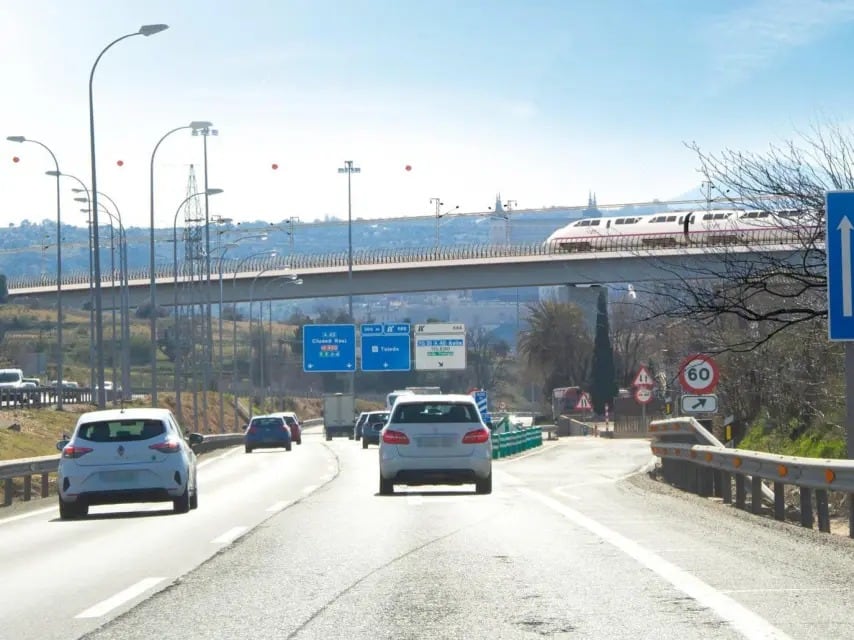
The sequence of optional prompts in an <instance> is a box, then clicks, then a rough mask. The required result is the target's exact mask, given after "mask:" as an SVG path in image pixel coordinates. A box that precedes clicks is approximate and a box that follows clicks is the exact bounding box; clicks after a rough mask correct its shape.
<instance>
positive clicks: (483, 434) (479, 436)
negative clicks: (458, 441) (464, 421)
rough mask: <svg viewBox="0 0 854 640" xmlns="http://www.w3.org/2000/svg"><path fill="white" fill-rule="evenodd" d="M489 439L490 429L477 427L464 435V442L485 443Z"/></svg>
mask: <svg viewBox="0 0 854 640" xmlns="http://www.w3.org/2000/svg"><path fill="white" fill-rule="evenodd" d="M488 440H489V430H488V429H475V430H474V431H469V432H468V433H467V434H466V435H464V436H463V444H483V443H484V442H487V441H488Z"/></svg>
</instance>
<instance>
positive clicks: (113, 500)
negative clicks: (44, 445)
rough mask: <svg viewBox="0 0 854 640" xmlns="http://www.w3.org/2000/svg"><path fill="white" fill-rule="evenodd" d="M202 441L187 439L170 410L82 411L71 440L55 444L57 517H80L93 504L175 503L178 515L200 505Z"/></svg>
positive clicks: (199, 437) (194, 437) (198, 436)
mask: <svg viewBox="0 0 854 640" xmlns="http://www.w3.org/2000/svg"><path fill="white" fill-rule="evenodd" d="M203 440H204V436H203V435H201V434H198V433H192V434H190V436H189V437H188V438H187V439H185V438H184V434H183V432H182V430H181V427H180V426H179V425H178V422H177V421H176V420H175V416H173V415H172V412H171V411H169V410H168V409H109V410H105V411H91V412H89V413H84V414H83V415H81V416H80V418H79V419H78V420H77V426H76V427H75V429H74V433H73V434H72V435H71V439H70V440H61V441H60V442H58V443H57V444H56V447H57V449H59V450H60V451H61V452H62V455H61V456H60V459H59V469H58V473H57V484H58V486H59V517H60V518H63V519H68V518H78V517H82V516H85V515H86V514H87V513H88V512H89V507H90V506H91V505H99V504H119V503H126V502H167V501H171V502H172V506H173V509H174V510H175V512H176V513H186V512H187V511H189V510H190V509H195V508H196V507H198V504H199V491H198V485H197V482H196V454H195V453H194V452H193V450H192V449H191V448H190V447H191V445H196V444H199V443H201V442H202V441H203Z"/></svg>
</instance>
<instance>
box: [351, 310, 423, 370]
mask: <svg viewBox="0 0 854 640" xmlns="http://www.w3.org/2000/svg"><path fill="white" fill-rule="evenodd" d="M360 329H361V334H362V342H361V344H362V371H409V370H410V369H411V368H412V365H411V353H410V342H409V325H408V324H406V323H401V322H398V323H390V324H363V325H362V326H361V327H360Z"/></svg>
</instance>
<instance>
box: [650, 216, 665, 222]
mask: <svg viewBox="0 0 854 640" xmlns="http://www.w3.org/2000/svg"><path fill="white" fill-rule="evenodd" d="M665 220H667V216H656V217H654V218H653V219H652V220H650V222H664V221H665Z"/></svg>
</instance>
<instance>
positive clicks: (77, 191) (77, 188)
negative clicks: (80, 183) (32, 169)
mask: <svg viewBox="0 0 854 640" xmlns="http://www.w3.org/2000/svg"><path fill="white" fill-rule="evenodd" d="M48 173H51V172H50V171H48ZM71 192H72V193H83V189H81V188H80V187H71Z"/></svg>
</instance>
